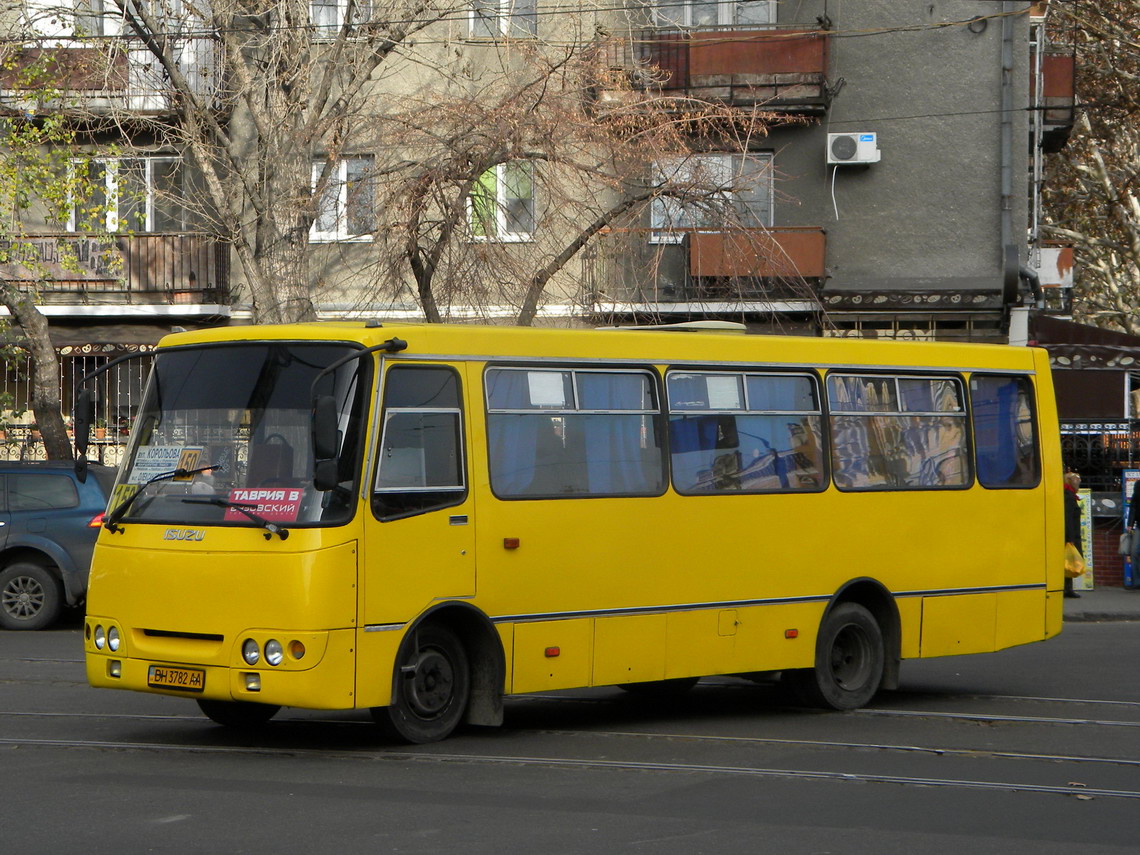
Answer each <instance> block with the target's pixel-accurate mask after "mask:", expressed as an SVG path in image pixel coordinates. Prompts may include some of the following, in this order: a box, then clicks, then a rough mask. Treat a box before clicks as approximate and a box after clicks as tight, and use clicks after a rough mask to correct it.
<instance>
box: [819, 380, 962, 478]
mask: <svg viewBox="0 0 1140 855" xmlns="http://www.w3.org/2000/svg"><path fill="white" fill-rule="evenodd" d="M827 390H828V396H827V397H828V406H829V408H830V410H831V413H830V423H831V471H832V475H833V477H834V479H835V485H836V486H837V487H839V488H840V489H841V490H931V489H950V488H955V487H966V486H968V485H969V483H970V469H969V465H968V461H967V453H966V449H967V445H966V409H965V406H964V403H963V395H962V387H961V383H960V381H959V380H958V378H957V377H897V376H891V375H884V374H862V375H844V374H832V375H829V376H828V378H827Z"/></svg>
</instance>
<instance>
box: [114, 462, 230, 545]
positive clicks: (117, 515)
mask: <svg viewBox="0 0 1140 855" xmlns="http://www.w3.org/2000/svg"><path fill="white" fill-rule="evenodd" d="M220 468H221V467H220V466H203V467H201V468H200V469H171V470H170V471H169V472H163V473H161V474H160V475H155V476H154V477H153V478H151V479H150V480H149V481H147V482H146V483H145V484H143V485H142V486H141V487H139V488H138V489H137V490H135V491H134V492H133V493H131V495H130V496H128V497H127V498H126V499H124V500H123V501H122V502H121V503H120V504H118V505H116V506H115V510H113V511H111V513H109V514H108V515H107V517H106V518H105V519H104V520H103V526H104V528H106V529H107V530H108V531H110V532H120V531H122V530H123V527H122V526H121V525H119V520H121V519H122V518H123V517H124V516H125V515H126V513H127V511H128V510H129V509H130V507H131V505H133V504H134V503H135V499H137V498H138V497H139V496H141V495H142V494H143V491H144V490H145V489H146V488H147V487H149V486H150V485H151V484H154V483H157V482H158V481H169V480H171V479H172V478H185V477H186V476H187V475H197V474H198V473H199V472H212V471H214V470H215V469H220Z"/></svg>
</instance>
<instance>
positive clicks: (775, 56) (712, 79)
mask: <svg viewBox="0 0 1140 855" xmlns="http://www.w3.org/2000/svg"><path fill="white" fill-rule="evenodd" d="M828 46H829V35H828V34H827V33H823V32H818V31H814V30H810V31H809V30H784V29H778V28H768V29H761V30H747V29H739V28H727V29H710V30H662V29H648V30H643V31H640V32H638V33H634V35H633V37H632V38H630V39H626V40H623V39H612V40H607V42H606V43H605V47H604V49H605V56H606V59H607V62H608V64H609V66H610V68H611V69H614V70H621V71H624V72H625V73H626V75H627V77H628V80H629V86H630V88H631V89H632V90H634V91H646V92H648V91H653V92H659V93H661V94H663V95H672V96H686V97H693V98H702V99H706V100H713V101H720V102H723V103H726V104H730V105H732V106H737V107H751V106H762V107H763V108H764V109H767V110H773V111H777V112H782V113H788V114H807V115H811V114H820V113H823V112H825V111H826V110H827V108H828V106H829V105H830V103H831V92H830V89H829V88H828V83H827V67H828ZM607 95H609V96H610V97H613V93H607V92H603V97H606V96H607Z"/></svg>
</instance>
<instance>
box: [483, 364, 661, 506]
mask: <svg viewBox="0 0 1140 855" xmlns="http://www.w3.org/2000/svg"><path fill="white" fill-rule="evenodd" d="M485 382H486V388H487V439H488V444H489V462H490V469H491V488H492V490H493V491H494V493H495V495H496V496H498V497H499V498H503V499H533V498H572V497H589V496H655V495H659V494H660V493H661V492H662V491H663V490H664V484H665V476H664V462H663V460H662V457H661V446H660V442H659V441H658V438H657V437H658V419H659V414H658V410H657V403H656V400H657V399H656V392H655V388H654V384H653V377H652V375H651V374H649V373H648V372H646V371H641V370H632V371H631V370H622V371H618V370H606V369H559V368H556V369H550V368H541V369H539V368H533V369H532V368H492V369H488V371H487V374H486V381H485Z"/></svg>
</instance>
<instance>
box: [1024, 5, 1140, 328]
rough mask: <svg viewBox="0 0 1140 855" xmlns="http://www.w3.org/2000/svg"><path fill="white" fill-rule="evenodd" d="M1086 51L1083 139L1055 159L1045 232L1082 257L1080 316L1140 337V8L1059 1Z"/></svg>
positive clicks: (1060, 14)
mask: <svg viewBox="0 0 1140 855" xmlns="http://www.w3.org/2000/svg"><path fill="white" fill-rule="evenodd" d="M1050 15H1051V19H1050V20H1051V23H1052V25H1053V27H1054V29H1055V30H1056V32H1055V33H1054V40H1060V41H1062V42H1064V41H1071V42H1072V43H1073V45H1074V47H1075V49H1076V52H1077V61H1078V72H1077V92H1078V95H1079V97H1080V111H1081V112H1080V116H1079V118H1078V121H1077V134H1076V136H1075V138H1074V139H1073V140H1072V141H1071V142H1070V143H1069V145H1068V147H1067V148H1066V149H1065V151H1064V152H1063V153H1061V154H1059V155H1056V156H1054V157H1053V158H1052V159H1051V163H1050V165H1049V166H1050V169H1051V171H1052V172H1053V174H1052V175H1051V176H1050V177H1049V179H1048V181H1047V182H1046V187H1047V190H1046V192H1045V203H1046V213H1047V216H1048V219H1049V223H1048V225H1046V226H1045V228H1044V232H1045V233H1046V234H1047V235H1049V236H1051V237H1055V238H1059V239H1061V240H1065V241H1069V242H1071V243H1072V244H1073V246H1074V248H1075V249H1076V250H1077V258H1078V262H1079V265H1078V276H1077V279H1076V282H1075V289H1074V290H1075V293H1074V301H1073V314H1074V316H1075V317H1077V318H1079V319H1081V320H1084V321H1087V322H1089V323H1091V324H1094V325H1096V326H1102V327H1106V328H1109V329H1116V330H1122V331H1125V332H1130V333H1134V334H1137V333H1140V314H1138V313H1137V311H1136V307H1137V305H1138V304H1140V39H1138V38H1137V33H1140V2H1138V0H1096V2H1092V0H1072V2H1066V3H1059V4H1058V3H1055V4H1052V11H1051V12H1050Z"/></svg>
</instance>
